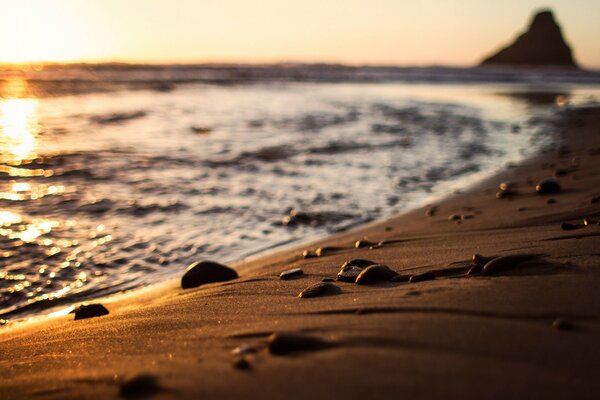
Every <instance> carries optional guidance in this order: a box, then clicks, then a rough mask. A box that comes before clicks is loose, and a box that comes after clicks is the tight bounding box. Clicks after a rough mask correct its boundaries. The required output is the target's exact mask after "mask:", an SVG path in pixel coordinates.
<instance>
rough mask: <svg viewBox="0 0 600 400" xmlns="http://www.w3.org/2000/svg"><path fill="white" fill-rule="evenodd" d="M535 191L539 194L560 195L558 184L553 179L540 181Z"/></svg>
mask: <svg viewBox="0 0 600 400" xmlns="http://www.w3.org/2000/svg"><path fill="white" fill-rule="evenodd" d="M535 191H536V192H538V193H539V194H554V193H560V183H559V182H558V181H557V180H556V179H554V178H546V179H542V180H541V181H540V182H539V183H538V184H537V185H536V186H535Z"/></svg>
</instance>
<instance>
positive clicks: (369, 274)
mask: <svg viewBox="0 0 600 400" xmlns="http://www.w3.org/2000/svg"><path fill="white" fill-rule="evenodd" d="M396 275H398V273H397V272H395V271H392V270H391V269H390V267H388V266H387V265H383V264H376V265H371V266H368V267H367V268H365V269H364V270H363V271H362V272H361V273H360V274H359V275H358V276H357V277H356V281H355V283H356V284H357V285H364V284H366V283H372V282H379V281H389V280H390V279H392V278H393V277H395V276H396Z"/></svg>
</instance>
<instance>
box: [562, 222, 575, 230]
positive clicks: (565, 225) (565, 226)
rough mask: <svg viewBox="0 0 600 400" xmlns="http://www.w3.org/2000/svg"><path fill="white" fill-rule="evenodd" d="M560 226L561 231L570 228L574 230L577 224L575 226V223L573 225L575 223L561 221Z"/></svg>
mask: <svg viewBox="0 0 600 400" xmlns="http://www.w3.org/2000/svg"><path fill="white" fill-rule="evenodd" d="M560 228H561V229H562V230H563V231H572V230H574V229H577V228H578V226H577V225H575V224H570V223H568V222H563V223H562V224H560Z"/></svg>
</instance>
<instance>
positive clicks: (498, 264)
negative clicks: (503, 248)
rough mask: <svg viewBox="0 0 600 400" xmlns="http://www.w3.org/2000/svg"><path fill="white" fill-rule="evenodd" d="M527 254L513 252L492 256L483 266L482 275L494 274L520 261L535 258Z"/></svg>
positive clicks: (514, 265)
mask: <svg viewBox="0 0 600 400" xmlns="http://www.w3.org/2000/svg"><path fill="white" fill-rule="evenodd" d="M535 258H536V256H532V255H529V254H514V255H509V256H502V257H497V258H494V259H493V260H491V261H489V262H488V263H486V264H485V265H484V266H483V270H482V271H481V274H482V275H495V274H497V273H500V272H504V271H508V270H510V269H513V268H515V267H517V266H518V265H519V264H520V263H522V262H526V261H530V260H533V259H535Z"/></svg>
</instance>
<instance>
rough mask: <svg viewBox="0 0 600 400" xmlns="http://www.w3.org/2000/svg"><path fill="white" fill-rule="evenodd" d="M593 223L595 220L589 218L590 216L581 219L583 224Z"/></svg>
mask: <svg viewBox="0 0 600 400" xmlns="http://www.w3.org/2000/svg"><path fill="white" fill-rule="evenodd" d="M595 223H596V221H595V220H593V219H590V218H584V219H583V224H584V225H585V226H590V225H593V224H595Z"/></svg>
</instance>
